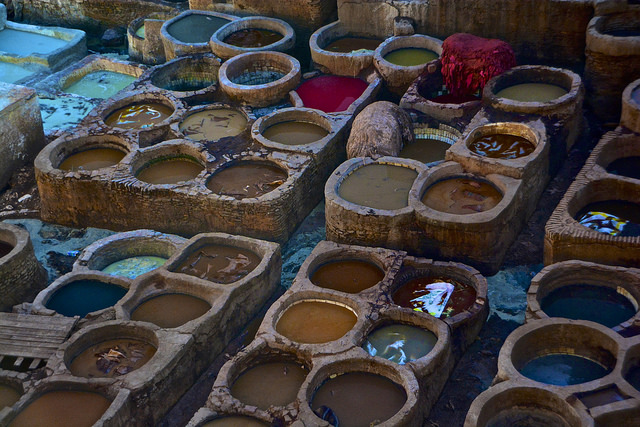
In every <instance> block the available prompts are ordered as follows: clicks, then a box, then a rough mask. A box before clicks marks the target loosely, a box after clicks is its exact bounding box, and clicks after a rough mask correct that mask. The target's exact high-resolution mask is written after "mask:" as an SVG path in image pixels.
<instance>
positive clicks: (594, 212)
mask: <svg viewBox="0 0 640 427" xmlns="http://www.w3.org/2000/svg"><path fill="white" fill-rule="evenodd" d="M575 219H576V221H578V222H579V223H580V224H581V225H583V226H585V227H588V228H590V229H592V230H595V231H597V232H599V233H603V234H608V235H610V236H619V237H624V236H640V205H638V204H637V203H632V202H626V201H622V200H608V201H604V202H596V203H591V204H589V205H587V206H586V207H584V208H582V209H580V211H578V213H577V214H576V216H575Z"/></svg>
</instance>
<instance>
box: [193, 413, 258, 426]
mask: <svg viewBox="0 0 640 427" xmlns="http://www.w3.org/2000/svg"><path fill="white" fill-rule="evenodd" d="M268 426H269V424H267V423H265V422H263V421H260V420H256V419H255V418H250V417H243V416H240V415H233V416H229V417H222V418H216V419H215V420H212V421H209V422H207V423H206V424H203V425H202V426H201V427H268Z"/></svg>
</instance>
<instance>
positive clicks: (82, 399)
mask: <svg viewBox="0 0 640 427" xmlns="http://www.w3.org/2000/svg"><path fill="white" fill-rule="evenodd" d="M110 405H111V401H110V400H109V399H107V398H106V397H104V396H102V395H101V394H98V393H93V392H88V391H50V392H48V393H45V394H43V395H42V396H40V397H38V398H37V399H36V400H34V401H33V402H31V404H29V405H28V406H27V407H26V408H25V409H24V410H23V411H22V412H20V413H19V414H18V416H17V417H16V418H15V419H14V420H13V421H12V422H11V423H10V424H9V426H10V427H21V426H47V427H90V426H92V425H93V424H94V423H95V422H96V421H98V420H99V419H100V417H101V416H102V414H104V413H105V412H106V410H107V409H108V408H109V406H110Z"/></svg>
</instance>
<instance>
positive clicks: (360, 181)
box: [337, 161, 418, 210]
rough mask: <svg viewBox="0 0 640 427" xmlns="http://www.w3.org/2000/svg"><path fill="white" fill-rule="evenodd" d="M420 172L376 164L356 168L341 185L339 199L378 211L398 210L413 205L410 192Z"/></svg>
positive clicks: (406, 166) (398, 166) (338, 191)
mask: <svg viewBox="0 0 640 427" xmlns="http://www.w3.org/2000/svg"><path fill="white" fill-rule="evenodd" d="M417 176H418V171H417V170H415V169H413V168H411V167H410V166H408V165H401V164H391V163H385V162H381V161H378V162H374V163H369V164H365V165H362V164H361V165H356V167H354V168H353V169H352V170H350V171H349V172H348V174H347V175H346V176H344V178H343V179H342V180H341V181H340V182H339V185H338V188H337V193H338V196H339V197H340V198H342V199H344V200H346V201H347V202H350V203H353V204H356V205H359V206H366V207H370V208H374V209H382V210H397V209H403V208H406V207H407V206H408V205H409V202H408V198H409V190H411V186H412V185H413V182H414V181H415V179H416V178H417Z"/></svg>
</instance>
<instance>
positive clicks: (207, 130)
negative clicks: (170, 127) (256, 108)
mask: <svg viewBox="0 0 640 427" xmlns="http://www.w3.org/2000/svg"><path fill="white" fill-rule="evenodd" d="M246 128H247V118H246V117H245V116H244V114H242V113H241V112H239V111H236V110H233V109H231V108H217V109H215V110H204V111H198V112H197V113H193V114H189V115H188V116H187V117H186V118H185V119H184V120H183V121H182V123H180V132H182V133H183V134H184V136H185V137H187V138H189V139H191V140H193V141H217V140H218V139H220V138H225V137H228V136H236V135H239V134H240V133H242V131H244V130H245V129H246Z"/></svg>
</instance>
